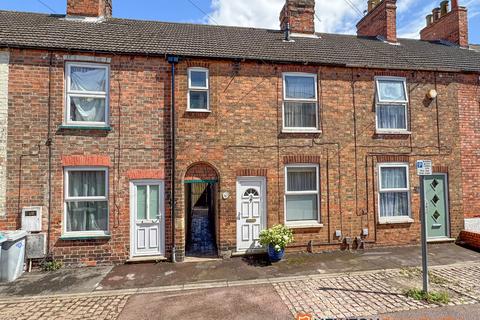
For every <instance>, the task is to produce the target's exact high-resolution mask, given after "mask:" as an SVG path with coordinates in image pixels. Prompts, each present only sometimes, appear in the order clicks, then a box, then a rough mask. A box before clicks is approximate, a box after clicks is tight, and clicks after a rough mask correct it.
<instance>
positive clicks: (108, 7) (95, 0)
mask: <svg viewBox="0 0 480 320" xmlns="http://www.w3.org/2000/svg"><path fill="white" fill-rule="evenodd" d="M67 15H70V16H83V17H111V16H112V0H68V1H67Z"/></svg>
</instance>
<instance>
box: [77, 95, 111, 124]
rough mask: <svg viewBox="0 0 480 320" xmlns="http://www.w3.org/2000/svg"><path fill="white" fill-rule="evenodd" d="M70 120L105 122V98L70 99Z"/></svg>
mask: <svg viewBox="0 0 480 320" xmlns="http://www.w3.org/2000/svg"><path fill="white" fill-rule="evenodd" d="M70 120H72V121H88V122H105V98H85V97H71V98H70Z"/></svg>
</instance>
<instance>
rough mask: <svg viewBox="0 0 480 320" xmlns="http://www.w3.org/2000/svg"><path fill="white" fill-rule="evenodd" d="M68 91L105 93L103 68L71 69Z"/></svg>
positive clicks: (104, 70) (105, 74) (105, 79)
mask: <svg viewBox="0 0 480 320" xmlns="http://www.w3.org/2000/svg"><path fill="white" fill-rule="evenodd" d="M70 79H71V84H70V90H75V91H87V92H88V91H95V92H105V88H106V81H107V71H106V69H103V68H90V67H71V69H70Z"/></svg>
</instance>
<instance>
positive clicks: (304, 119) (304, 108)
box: [284, 102, 317, 128]
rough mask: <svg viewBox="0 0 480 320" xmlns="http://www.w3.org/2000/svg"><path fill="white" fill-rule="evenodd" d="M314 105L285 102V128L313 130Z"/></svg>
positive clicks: (314, 124)
mask: <svg viewBox="0 0 480 320" xmlns="http://www.w3.org/2000/svg"><path fill="white" fill-rule="evenodd" d="M316 107H317V104H316V103H302V102H285V106H284V109H285V127H287V128H315V127H316V126H317V119H316V117H317V115H316V112H315V109H316Z"/></svg>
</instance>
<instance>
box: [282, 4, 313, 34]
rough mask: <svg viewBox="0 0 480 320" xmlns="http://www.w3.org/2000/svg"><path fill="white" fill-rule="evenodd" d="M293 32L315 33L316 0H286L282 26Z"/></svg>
mask: <svg viewBox="0 0 480 320" xmlns="http://www.w3.org/2000/svg"><path fill="white" fill-rule="evenodd" d="M287 26H289V27H290V31H291V32H293V33H305V34H314V33H315V0H286V1H285V5H284V6H283V9H282V12H281V13H280V28H281V30H283V31H285V30H286V29H287Z"/></svg>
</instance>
